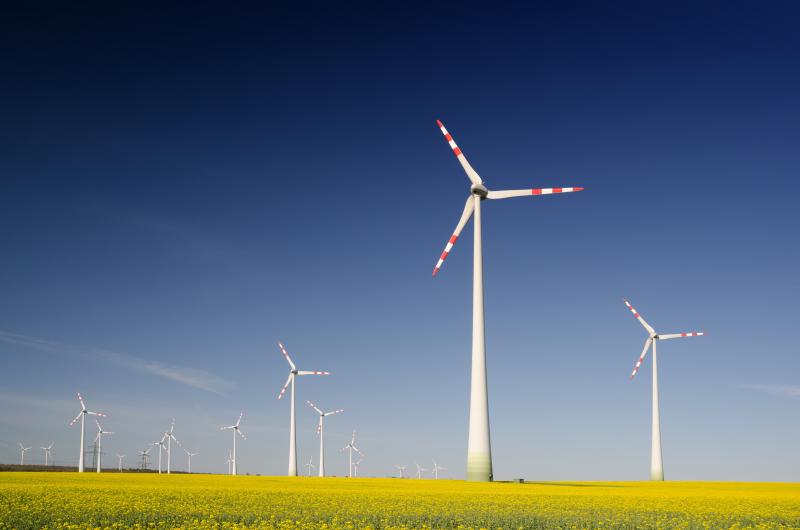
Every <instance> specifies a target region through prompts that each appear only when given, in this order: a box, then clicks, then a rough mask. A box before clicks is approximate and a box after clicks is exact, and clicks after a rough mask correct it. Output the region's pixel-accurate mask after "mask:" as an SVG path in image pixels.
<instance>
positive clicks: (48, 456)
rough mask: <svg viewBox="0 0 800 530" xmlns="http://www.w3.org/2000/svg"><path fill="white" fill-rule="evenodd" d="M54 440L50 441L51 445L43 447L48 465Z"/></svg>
mask: <svg viewBox="0 0 800 530" xmlns="http://www.w3.org/2000/svg"><path fill="white" fill-rule="evenodd" d="M53 444H54V442H50V445H48V446H47V447H42V448H41V449H42V451H44V465H48V463H49V462H50V451H52V449H53Z"/></svg>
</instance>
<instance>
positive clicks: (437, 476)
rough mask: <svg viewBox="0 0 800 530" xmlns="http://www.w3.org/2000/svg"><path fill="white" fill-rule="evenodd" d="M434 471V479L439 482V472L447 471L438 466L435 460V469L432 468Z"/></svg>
mask: <svg viewBox="0 0 800 530" xmlns="http://www.w3.org/2000/svg"><path fill="white" fill-rule="evenodd" d="M432 469H433V478H434V479H435V480H439V471H444V470H445V468H443V467H442V466H440V465H439V464H437V463H436V460H434V461H433V468H432Z"/></svg>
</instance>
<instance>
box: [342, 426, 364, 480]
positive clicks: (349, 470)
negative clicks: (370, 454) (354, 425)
mask: <svg viewBox="0 0 800 530" xmlns="http://www.w3.org/2000/svg"><path fill="white" fill-rule="evenodd" d="M342 451H348V452H349V453H350V460H349V462H348V467H347V476H348V478H353V451H355V452H356V453H358V454H360V455H361V456H364V453H362V452H361V451H359V450H358V447H356V431H353V437H352V438H350V441H349V442H348V443H347V445H345V446H344V447H342Z"/></svg>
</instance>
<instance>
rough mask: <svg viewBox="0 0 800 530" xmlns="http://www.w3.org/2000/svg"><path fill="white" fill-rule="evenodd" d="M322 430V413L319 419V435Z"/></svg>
mask: <svg viewBox="0 0 800 530" xmlns="http://www.w3.org/2000/svg"><path fill="white" fill-rule="evenodd" d="M320 431H322V416H321V415H320V417H319V421H318V422H317V435H319V433H320Z"/></svg>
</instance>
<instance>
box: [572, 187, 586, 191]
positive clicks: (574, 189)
mask: <svg viewBox="0 0 800 530" xmlns="http://www.w3.org/2000/svg"><path fill="white" fill-rule="evenodd" d="M572 189H573V191H583V190H584V189H585V188H581V187H577V188H572Z"/></svg>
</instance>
